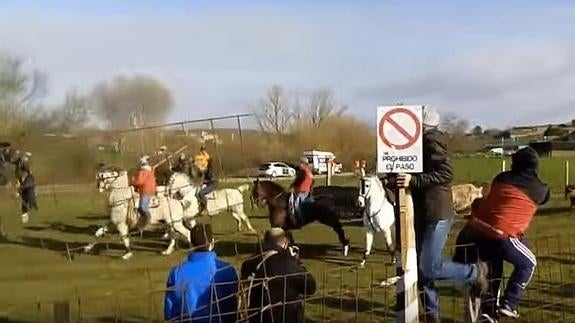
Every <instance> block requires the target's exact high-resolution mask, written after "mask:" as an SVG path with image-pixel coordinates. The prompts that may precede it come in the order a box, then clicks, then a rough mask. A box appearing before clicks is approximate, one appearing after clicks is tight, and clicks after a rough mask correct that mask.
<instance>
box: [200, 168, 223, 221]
mask: <svg viewBox="0 0 575 323" xmlns="http://www.w3.org/2000/svg"><path fill="white" fill-rule="evenodd" d="M217 183H218V181H217V179H216V176H215V174H214V165H213V162H212V159H211V158H210V159H208V166H207V168H206V170H205V172H203V175H202V185H203V187H202V189H200V190H199V191H198V193H197V198H198V202H199V205H200V211H199V214H200V215H209V212H208V198H207V195H208V194H210V193H211V192H213V191H214V190H215V189H216V185H217Z"/></svg>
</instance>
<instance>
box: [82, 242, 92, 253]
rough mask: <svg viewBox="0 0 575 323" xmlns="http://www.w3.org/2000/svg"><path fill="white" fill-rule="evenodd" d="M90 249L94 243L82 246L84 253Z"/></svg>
mask: <svg viewBox="0 0 575 323" xmlns="http://www.w3.org/2000/svg"><path fill="white" fill-rule="evenodd" d="M92 249H94V244H89V245H87V246H84V253H89V252H91V251H92Z"/></svg>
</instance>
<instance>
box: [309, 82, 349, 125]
mask: <svg viewBox="0 0 575 323" xmlns="http://www.w3.org/2000/svg"><path fill="white" fill-rule="evenodd" d="M345 109H346V107H345V106H344V107H337V106H336V105H335V103H334V98H333V93H332V92H331V91H330V90H329V89H320V90H316V91H314V92H312V93H311V95H310V96H309V99H308V102H307V108H306V111H305V116H306V118H307V120H308V121H309V122H310V123H311V124H313V125H314V126H315V127H316V128H319V126H320V125H321V123H322V122H323V121H325V119H327V118H328V117H330V116H340V115H341V114H342V113H343V112H344V111H345Z"/></svg>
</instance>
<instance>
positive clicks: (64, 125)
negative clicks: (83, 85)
mask: <svg viewBox="0 0 575 323" xmlns="http://www.w3.org/2000/svg"><path fill="white" fill-rule="evenodd" d="M91 113H92V107H91V105H90V100H89V99H88V97H86V96H83V95H80V94H78V93H77V92H76V91H70V92H68V93H67V94H66V99H65V101H64V103H63V104H62V105H61V106H60V107H59V108H57V109H55V110H54V111H52V113H51V118H50V119H51V126H52V128H54V129H55V130H60V131H71V130H77V129H81V128H83V127H84V126H85V125H86V124H87V122H88V121H89V119H90V115H91Z"/></svg>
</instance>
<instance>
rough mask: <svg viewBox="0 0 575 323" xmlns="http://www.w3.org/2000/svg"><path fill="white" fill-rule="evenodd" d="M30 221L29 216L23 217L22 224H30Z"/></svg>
mask: <svg viewBox="0 0 575 323" xmlns="http://www.w3.org/2000/svg"><path fill="white" fill-rule="evenodd" d="M29 219H30V218H29V217H28V215H22V223H24V224H26V223H28V220H29Z"/></svg>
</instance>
